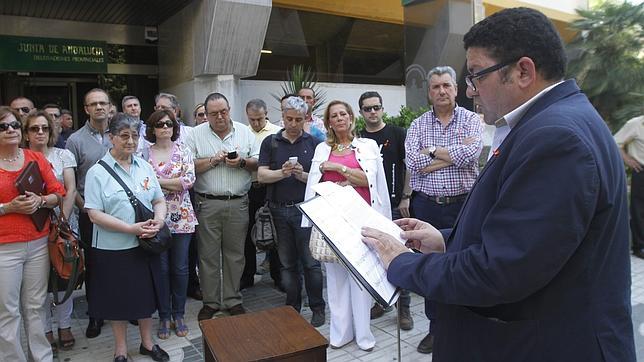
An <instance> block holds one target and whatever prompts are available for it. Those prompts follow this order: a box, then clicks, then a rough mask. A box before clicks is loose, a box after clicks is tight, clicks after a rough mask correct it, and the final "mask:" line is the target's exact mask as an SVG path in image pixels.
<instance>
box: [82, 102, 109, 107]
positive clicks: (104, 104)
mask: <svg viewBox="0 0 644 362" xmlns="http://www.w3.org/2000/svg"><path fill="white" fill-rule="evenodd" d="M109 104H110V103H109V102H92V103H89V104H87V106H88V107H92V108H96V107H98V106H101V107H107V106H108V105H109Z"/></svg>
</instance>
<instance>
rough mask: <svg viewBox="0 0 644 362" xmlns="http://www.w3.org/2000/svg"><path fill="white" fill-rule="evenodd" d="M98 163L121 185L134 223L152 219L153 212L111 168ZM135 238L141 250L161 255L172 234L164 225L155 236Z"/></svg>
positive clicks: (167, 245) (101, 162)
mask: <svg viewBox="0 0 644 362" xmlns="http://www.w3.org/2000/svg"><path fill="white" fill-rule="evenodd" d="M98 163H99V164H100V165H101V166H103V167H104V168H105V169H106V170H107V172H109V173H110V175H112V177H114V179H115V180H116V181H117V182H118V183H119V184H120V185H121V187H122V188H123V190H124V191H125V193H126V194H127V197H128V199H129V200H130V204H132V207H133V208H134V215H135V222H142V221H148V220H150V219H154V212H152V210H150V209H148V208H147V207H146V206H145V205H144V204H143V203H142V202H141V201H140V200H139V199H137V198H136V196H134V193H133V192H132V190H130V188H129V187H127V185H126V184H125V182H123V180H122V179H121V178H120V177H119V175H117V174H116V172H114V170H112V168H111V167H110V166H108V165H107V163H105V161H103V160H100V161H98ZM137 238H138V239H139V246H140V247H141V249H143V250H145V251H147V252H149V253H152V254H161V253H163V252H164V251H166V250H168V249H170V245H172V244H171V243H172V233H171V232H170V228H168V225H166V224H165V223H164V224H163V227H162V228H161V229H160V230H159V232H158V233H157V234H156V235H155V236H153V237H151V238H141V237H138V236H137Z"/></svg>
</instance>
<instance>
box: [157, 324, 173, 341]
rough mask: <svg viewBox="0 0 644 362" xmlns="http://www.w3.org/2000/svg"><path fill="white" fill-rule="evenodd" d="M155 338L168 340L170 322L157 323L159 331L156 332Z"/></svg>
mask: <svg viewBox="0 0 644 362" xmlns="http://www.w3.org/2000/svg"><path fill="white" fill-rule="evenodd" d="M157 337H159V339H168V338H170V321H169V320H161V321H159V329H158V330H157Z"/></svg>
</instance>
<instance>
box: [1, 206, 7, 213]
mask: <svg viewBox="0 0 644 362" xmlns="http://www.w3.org/2000/svg"><path fill="white" fill-rule="evenodd" d="M6 213H7V212H6V211H5V209H4V204H0V215H4V214H6Z"/></svg>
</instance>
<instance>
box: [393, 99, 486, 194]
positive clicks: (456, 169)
mask: <svg viewBox="0 0 644 362" xmlns="http://www.w3.org/2000/svg"><path fill="white" fill-rule="evenodd" d="M482 132H483V125H482V124H481V119H480V118H479V116H478V115H477V114H476V113H474V112H470V111H468V110H467V109H465V108H462V107H458V106H457V107H455V108H454V115H453V117H452V119H451V120H450V122H449V123H448V124H447V127H443V125H442V124H441V123H440V121H439V119H438V118H437V117H436V116H435V115H434V112H433V110H432V111H429V112H426V113H424V114H423V115H422V116H420V117H418V118H416V119H415V120H414V121H413V122H412V124H411V126H410V127H409V130H408V131H407V138H406V139H405V153H406V157H405V160H406V163H407V168H408V169H409V171H410V172H411V188H412V190H414V191H420V192H423V193H425V194H427V195H430V196H456V195H461V194H465V193H467V192H469V191H470V189H471V188H472V185H473V184H474V180H476V177H477V176H478V174H479V162H478V161H479V155H480V154H481V150H482V148H483V142H482V139H481V134H482ZM471 136H474V137H475V138H476V141H474V142H473V143H471V144H469V145H464V144H463V140H464V139H465V138H467V137H471ZM429 146H437V147H438V146H441V147H444V148H447V150H448V152H449V155H450V157H451V158H452V162H453V164H452V165H451V166H448V167H445V168H442V169H440V170H436V171H433V172H430V173H421V172H420V170H421V169H423V168H424V167H427V166H429V165H430V164H431V163H432V161H433V160H432V158H431V157H430V156H429V155H424V154H421V153H420V151H421V150H422V149H425V148H427V147H429Z"/></svg>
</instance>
